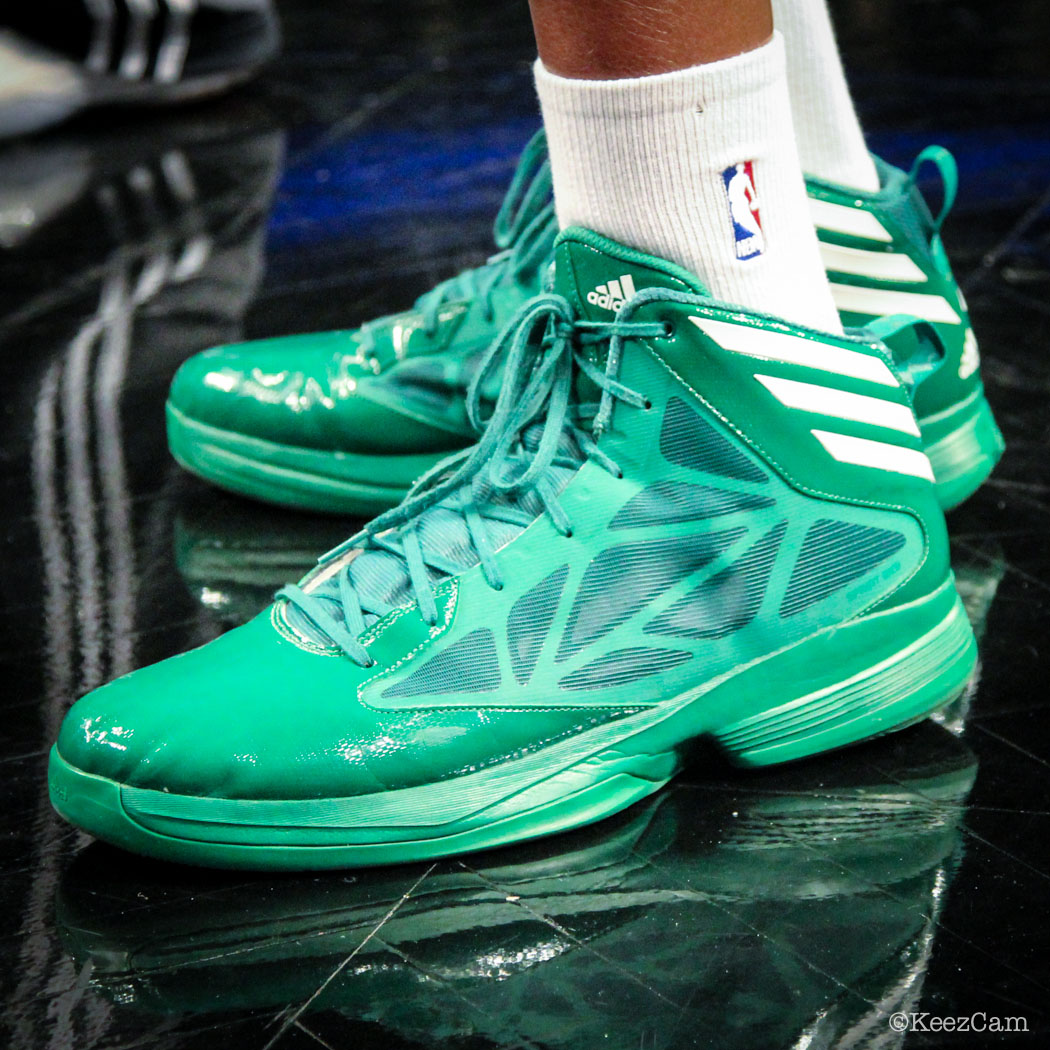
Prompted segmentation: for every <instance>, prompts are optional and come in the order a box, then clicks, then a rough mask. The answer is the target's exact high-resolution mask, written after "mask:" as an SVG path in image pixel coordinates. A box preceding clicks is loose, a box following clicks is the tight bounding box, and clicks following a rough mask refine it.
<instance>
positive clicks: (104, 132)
mask: <svg viewBox="0 0 1050 1050" xmlns="http://www.w3.org/2000/svg"><path fill="white" fill-rule="evenodd" d="M283 146H284V134H283V132H282V131H279V130H275V129H274V127H273V124H272V121H271V120H270V118H269V117H267V116H266V115H265V114H260V113H257V112H255V111H254V110H253V109H251V107H246V106H237V105H232V104H231V106H224V107H211V108H202V109H197V110H195V111H194V112H193V113H192V115H186V116H184V117H180V118H178V119H170V120H165V121H163V122H158V121H157V120H156V119H154V120H151V121H149V122H146V121H136V122H129V123H128V124H127V125H126V126H124V127H122V128H120V129H119V131H118V130H112V129H106V128H102V127H99V128H95V129H93V130H92V131H91V133H88V132H87V131H80V132H77V131H73V130H70V131H66V132H62V133H58V134H55V135H53V136H48V137H46V138H41V139H34V140H32V141H28V142H21V143H14V144H9V145H6V146H4V147H0V356H2V357H3V359H4V360H6V361H8V362H16V363H17V365H16V367H17V371H16V373H15V380H14V382H15V384H16V387H17V389H16V392H15V396H14V397H12V398H11V403H10V406H9V411H8V412H7V414H6V415H5V419H4V431H3V434H2V435H0V437H2V441H3V447H4V448H5V451H6V452H7V453H8V454H9V455H11V456H12V458H15V457H19V458H21V459H22V460H23V461H24V462H25V463H26V466H27V468H28V469H27V471H26V473H27V475H28V477H29V483H30V487H29V489H28V490H27V492H26V498H27V500H28V501H29V502H30V506H31V508H32V510H31V513H32V517H33V520H34V522H35V523H36V527H37V531H38V541H39V546H40V550H41V555H42V562H43V567H42V571H43V591H44V595H43V601H44V616H43V626H44V632H45V635H44V639H43V649H44V654H45V655H44V663H45V665H46V666H45V677H46V679H47V681H48V683H49V684H48V697H47V704H48V709H49V715H48V718H49V719H50V721H51V722H53V723H54V724H55V725H57V718H59V717H60V716H61V713H63V712H64V710H65V707H66V706H67V705H68V703H69V700H70V698H71V697H73V696H75V695H76V694H77V693H78V692H82V691H83V690H85V689H88V688H91V687H93V686H95V685H98V684H101V682H102V681H104V680H106V679H107V678H112V677H115V676H117V675H120V674H123V673H126V672H127V671H129V670H131V668H132V667H134V666H136V665H137V664H138V663H141V662H143V656H142V655H140V654H139V653H137V652H136V646H137V642H136V635H138V634H139V633H140V632H141V631H142V628H143V626H144V624H143V622H142V621H138V622H136V617H137V615H138V614H139V613H141V612H142V611H143V607H142V606H141V605H140V603H142V599H143V595H144V594H150V593H153V589H154V587H155V586H156V582H157V581H156V580H153V579H150V578H149V573H151V572H153V571H155V567H156V566H157V565H161V564H164V563H165V561H166V556H167V551H168V550H170V547H169V544H170V527H171V526H170V510H169V508H168V507H167V506H166V505H165V500H164V499H163V493H164V489H165V487H166V486H167V485H169V484H170V483H171V479H172V478H173V477H177V476H178V472H177V469H176V468H175V466H174V465H173V464H171V463H170V459H169V456H168V453H167V448H166V441H165V434H164V415H163V405H164V398H165V395H166V392H167V386H168V384H169V382H170V380H171V375H172V373H173V372H174V371H175V369H176V368H177V366H178V365H179V364H180V363H181V362H182V361H183V360H184V359H185V358H186V357H187V356H189V355H190V354H192V353H194V352H196V351H197V350H200V349H202V348H203V347H205V346H207V345H209V344H211V343H213V342H217V341H221V340H228V339H231V338H239V337H240V336H241V333H242V323H243V318H244V313H245V310H246V309H247V307H248V304H249V302H250V301H251V299H252V297H253V296H254V294H255V291H256V289H257V286H258V283H259V280H260V277H261V273H262V257H263V237H264V234H265V220H266V217H267V215H268V214H269V209H270V200H271V197H272V194H273V190H274V186H275V183H276V180H277V177H278V175H279V173H280V167H281V162H282V158H283ZM52 708H53V710H52ZM52 735H53V727H52V728H49V729H47V731H46V736H47V737H50V736H52Z"/></svg>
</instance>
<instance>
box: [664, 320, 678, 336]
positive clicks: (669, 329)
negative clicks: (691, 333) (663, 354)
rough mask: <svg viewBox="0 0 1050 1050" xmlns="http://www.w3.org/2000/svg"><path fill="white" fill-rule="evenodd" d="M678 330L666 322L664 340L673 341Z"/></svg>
mask: <svg viewBox="0 0 1050 1050" xmlns="http://www.w3.org/2000/svg"><path fill="white" fill-rule="evenodd" d="M675 331H676V328H675V326H674V325H673V324H672V323H671V322H670V321H664V339H673V338H674V334H675Z"/></svg>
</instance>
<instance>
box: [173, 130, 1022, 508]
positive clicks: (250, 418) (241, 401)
mask: <svg viewBox="0 0 1050 1050" xmlns="http://www.w3.org/2000/svg"><path fill="white" fill-rule="evenodd" d="M545 155H546V154H545V142H544V139H543V137H542V132H541V133H540V134H539V135H537V136H536V138H534V139H533V141H532V142H531V143H530V144H529V146H528V148H527V149H526V151H525V153H524V154H523V157H522V162H521V166H520V168H519V171H518V174H517V176H516V177H515V181H514V184H513V185H512V187H511V190H510V192H509V194H508V199H507V203H506V204H505V205H504V210H503V212H502V213H501V216H500V219H499V220H497V226H496V229H497V242H498V243H499V244H501V245H512V247H510V248H509V249H508V251H506V252H504V253H503V254H502V255H498V256H496V257H495V258H494V260H493V261H492V262H491V263H490V264H489V265H488V266H487V267H482V269H481V270H480V271H473V272H472V273H470V274H467V275H464V276H462V277H459V278H456V279H454V280H453V281H451V282H448V283H447V284H445V285H441V286H439V287H438V288H437V289H435V291H433V292H431V293H429V295H428V296H424V298H423V299H422V300H420V303H419V304H417V309H416V310H414V311H411V312H410V313H408V314H402V315H399V316H397V317H393V318H385V319H383V320H382V321H378V322H374V323H373V324H371V325H366V326H365V327H364V328H363V329H361V330H360V331H358V332H323V333H319V334H315V335H303V336H290V337H285V338H280V339H267V340H262V341H259V342H254V343H244V344H241V345H238V346H227V347H219V348H217V349H215V350H210V351H207V352H206V353H204V354H200V355H198V356H196V357H194V358H192V359H191V360H190V361H189V362H187V364H186V365H184V366H183V368H182V369H181V370H180V372H179V373H178V375H177V376H176V379H175V382H174V384H173V386H172V390H171V397H170V400H169V403H168V435H169V442H170V445H171V449H172V452H173V453H174V455H175V458H176V459H177V460H179V462H180V463H182V464H183V465H184V466H186V467H187V468H189V469H190V470H192V471H193V472H194V473H196V474H199V475H200V476H201V477H203V478H206V479H207V480H209V481H212V482H214V483H216V484H218V485H221V486H222V487H223V488H227V489H230V490H232V491H234V492H238V493H240V494H242V495H246V496H254V497H258V498H260V499H266V500H270V501H272V502H275V503H281V504H286V505H291V506H298V507H303V508H306V509H309V510H317V511H331V512H344V513H369V512H373V511H376V510H381V509H385V508H386V507H388V506H390V505H392V504H394V503H396V502H397V501H398V500H399V499H401V498H402V497H403V496H404V494H405V492H406V491H407V489H408V487H409V484H410V483H411V482H412V481H413V480H414V479H415V477H416V476H417V475H418V474H420V473H422V472H423V471H424V470H426V469H427V468H429V467H430V466H433V464H434V463H436V462H437V461H438V460H440V459H442V458H443V457H445V456H447V455H449V454H450V453H452V452H455V451H457V450H458V449H460V448H463V447H464V446H465V445H467V444H470V443H471V442H472V441H473V440H474V438H473V434H472V431H471V429H470V426H469V423H468V420H467V418H466V413H465V410H464V398H465V392H466V388H467V386H468V384H469V381H470V378H471V376H472V374H473V371H474V369H475V368H476V367H477V363H478V361H479V360H480V357H481V351H482V350H483V349H485V347H486V346H487V344H488V342H489V341H490V340H491V339H492V338H494V337H495V335H496V334H497V333H498V332H499V330H500V329H501V328H502V325H503V322H504V321H505V320H506V319H507V317H508V316H509V315H510V313H512V312H513V311H514V310H515V309H516V308H517V307H518V306H520V305H521V303H523V302H525V300H526V299H528V298H529V297H531V296H532V295H534V294H536V293H538V292H539V290H540V276H539V270H540V269H542V268H543V266H542V265H541V266H537V261H538V260H542V262H543V263H546V261H547V259H548V255H549V251H550V249H551V246H552V245H553V241H554V222H553V214H552V212H551V208H550V204H549V199H548V198H549V191H550V175H549V169H548V168H547V167H546V165H545V164H544V163H543V161H544V158H545ZM927 161H931V162H933V163H934V164H936V165H937V167H938V169H939V170H940V172H941V174H942V177H943V179H944V184H945V199H944V206H943V207H942V209H941V212H940V214H939V215H937V216H936V217H933V216H932V215H931V214H930V211H929V209H928V208H927V206H926V203H925V201H924V200H923V198H922V196H921V194H920V193H919V191H918V189H917V188H916V186H915V177H916V175H917V173H918V169H919V167H920V166H921V165H922V164H923V163H925V162H927ZM877 163H878V165H879V170H880V173H881V175H882V182H883V187H882V189H881V190H880V192H878V193H861V192H858V191H855V190H851V189H849V188H847V187H844V186H836V185H831V184H828V183H822V182H820V181H818V180H815V179H810V180H809V183H808V186H809V194H810V199H811V202H812V207H813V217H814V221H815V222H816V224H817V227H818V232H819V236H820V239H821V242H822V249H823V252H824V260H825V263H826V265H827V269H828V273H829V276H830V278H831V282H832V290H833V292H834V295H835V298H836V301H837V303H838V305H839V308H840V310H841V311H842V318H843V323H844V324H846V325H849V326H858V325H865V324H868V323H869V322H870V321H872V320H873V319H874V318H877V317H882V316H885V315H889V314H897V313H908V314H914V315H916V316H918V317H920V318H924V319H926V320H928V321H930V322H931V323H932V324H934V325H935V327H936V328H937V330H938V332H939V333H940V335H941V337H942V339H943V341H944V345H945V349H946V354H945V358H944V361H943V363H942V365H941V366H940V369H939V373H938V377H937V378H936V379H930V380H928V381H927V382H926V383H924V385H923V390H922V394H921V396H920V397H919V398H918V400H917V401H916V411H917V414H918V416H919V422H920V427H921V430H922V435H923V442H924V444H925V446H926V450H927V452H928V454H929V456H930V459H931V461H932V463H933V469H934V474H935V476H936V478H937V491H938V496H939V497H940V500H941V505H942V507H944V508H946V509H947V508H949V507H953V506H955V505H956V504H958V503H960V502H962V500H964V499H966V497H968V496H969V495H971V494H972V493H973V492H974V491H976V489H977V488H978V487H979V486H980V484H981V483H982V482H983V481H984V479H985V478H986V477H987V476H988V474H989V473H990V472H991V470H992V468H993V467H994V466H995V463H996V462H997V460H998V458H999V456H1000V454H1001V452H1002V447H1003V446H1002V439H1001V438H1000V436H999V431H998V429H997V428H996V425H995V421H994V420H993V418H992V413H991V410H990V409H989V407H988V402H987V401H986V400H985V397H984V391H983V388H982V386H981V380H980V373H979V357H978V353H977V341H976V339H975V338H974V335H973V331H972V329H971V328H970V323H969V319H968V317H967V313H966V304H965V302H964V301H963V297H962V294H961V292H960V291H959V288H958V286H957V285H956V283H955V279H954V277H953V276H952V272H951V268H950V267H949V265H948V261H947V258H946V256H945V253H944V248H943V245H942V244H941V239H940V232H939V231H940V227H941V224H942V222H943V221H944V218H945V216H946V215H947V213H948V211H949V210H950V208H951V205H952V203H953V200H954V196H955V188H956V185H957V177H956V171H955V164H954V161H953V160H952V159H951V155H950V154H949V153H948V152H947V151H946V150H943V149H941V148H939V147H931V148H930V149H928V150H926V151H924V152H923V153H922V154H920V156H919V158H918V160H917V161H916V164H915V167H914V168H913V169H912V172H911V173H910V174H905V173H904V172H903V171H899V170H898V169H896V168H893V167H891V166H890V165H888V164H885V163H884V162H882V161H877ZM526 186H527V187H528V189H527V190H526ZM511 216H514V221H513V222H511V221H510V217H511ZM610 291H611V293H612V294H611V295H610ZM617 291H618V289H617V286H615V284H614V286H613V287H612V288H611V289H607V290H606V291H605V293H604V294H605V295H606V296H609V301H610V302H612V301H615V295H616V294H617ZM619 293H620V294H621V295H622V289H620V290H619ZM602 294H603V293H602V292H601V291H596V292H595V296H596V298H598V297H600V296H601V295H602ZM486 311H487V312H486Z"/></svg>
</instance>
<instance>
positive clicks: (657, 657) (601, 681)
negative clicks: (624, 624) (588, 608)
mask: <svg viewBox="0 0 1050 1050" xmlns="http://www.w3.org/2000/svg"><path fill="white" fill-rule="evenodd" d="M692 657H693V654H692V653H685V652H682V651H681V650H679V649H645V648H640V647H639V648H636V649H617V650H616V651H615V652H612V653H606V654H605V656H600V657H599V658H598V659H597V660H592V661H591V662H590V663H589V664H587V666H586V667H581V668H580V669H579V670H578V671H573V672H572V674H568V675H566V676H565V677H564V678H563V679H562V680H561V681H560V682H559V683H558V684H559V685H560V686H561V687H562V689H611V688H613V687H615V686H618V685H626V684H627V683H628V682H637V681H638V679H640V678H647V677H648V676H649V675H653V674H659V673H660V672H661V671H666V670H668V669H669V668H671V667H677V666H678V665H679V664H683V663H685V662H686V660H691V659H692Z"/></svg>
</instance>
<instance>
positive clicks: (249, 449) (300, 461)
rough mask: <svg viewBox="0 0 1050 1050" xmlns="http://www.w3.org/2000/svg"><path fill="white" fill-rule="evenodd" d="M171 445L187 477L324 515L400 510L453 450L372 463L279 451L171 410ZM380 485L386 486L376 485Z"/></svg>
mask: <svg viewBox="0 0 1050 1050" xmlns="http://www.w3.org/2000/svg"><path fill="white" fill-rule="evenodd" d="M166 411H167V421H168V445H169V447H170V449H171V453H172V455H173V456H174V457H175V459H176V460H177V461H178V462H179V463H180V464H181V465H182V466H183V467H185V468H186V469H187V470H189V471H191V472H192V473H194V474H197V475H198V476H200V477H202V478H204V479H205V480H206V481H210V482H212V483H213V484H215V485H218V486H219V487H221V488H224V489H227V490H229V491H231V492H235V493H237V494H238V495H242V496H250V497H252V498H254V499H262V500H266V501H267V502H270V503H279V504H282V505H284V506H290V507H298V508H300V509H303V510H314V511H322V512H327V513H344V514H364V513H373V512H377V511H381V510H385V509H387V508H388V507H391V506H394V505H395V504H397V503H399V502H400V501H401V499H402V498H403V496H404V494H405V492H406V491H407V490H408V488H409V487H410V486H411V484H412V482H413V481H415V479H416V478H417V477H419V475H421V474H423V473H425V472H426V471H428V470H429V469H430V468H431V467H433V466H434V465H435V464H436V463H439V462H440V461H441V460H442V459H444V458H445V457H446V456H448V455H449V454H450V451H448V450H446V451H441V452H427V453H418V454H412V455H402V456H398V455H390V456H369V455H364V454H360V453H351V452H326V451H323V450H319V449H312V448H301V447H299V446H296V445H283V444H280V443H278V442H274V441H266V440H263V439H262V438H254V437H248V436H246V435H243V434H237V433H235V432H233V431H228V430H222V429H220V428H218V427H213V426H209V425H208V424H206V423H200V422H197V421H196V420H194V419H191V418H189V417H188V416H187V415H186V414H185V413H183V412H180V411H179V410H178V409H177V408H175V407H174V406H173V405H172V404H170V403H169V404H168V405H167V408H166ZM377 479H385V480H384V481H382V482H380V481H378V480H377Z"/></svg>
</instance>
